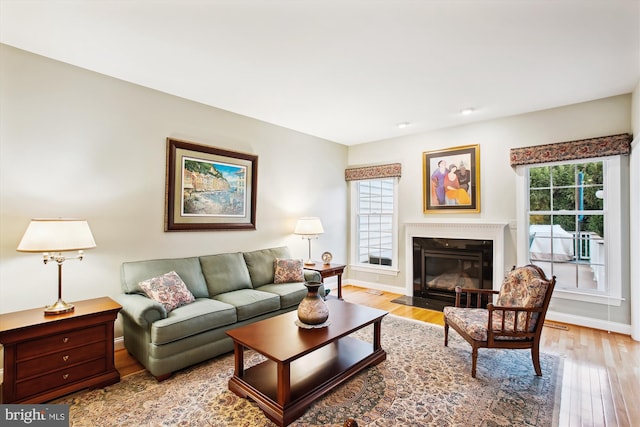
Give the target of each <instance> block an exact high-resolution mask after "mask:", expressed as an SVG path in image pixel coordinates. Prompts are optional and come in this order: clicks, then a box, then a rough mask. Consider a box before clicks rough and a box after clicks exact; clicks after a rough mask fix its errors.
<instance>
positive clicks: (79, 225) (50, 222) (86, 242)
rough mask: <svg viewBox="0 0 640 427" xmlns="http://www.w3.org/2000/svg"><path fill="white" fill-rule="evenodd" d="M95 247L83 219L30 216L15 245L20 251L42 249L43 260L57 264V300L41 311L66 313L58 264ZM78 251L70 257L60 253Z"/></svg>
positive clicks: (77, 256)
mask: <svg viewBox="0 0 640 427" xmlns="http://www.w3.org/2000/svg"><path fill="white" fill-rule="evenodd" d="M95 247H96V242H95V241H94V240H93V235H92V234H91V229H90V228H89V224H88V223H87V221H85V220H83V219H65V218H55V219H32V220H31V222H30V223H29V226H28V227H27V230H26V231H25V232H24V236H22V240H21V241H20V244H19V245H18V249H17V250H18V251H20V252H42V260H43V261H44V263H45V264H47V263H48V262H51V261H55V262H56V263H57V264H58V301H56V302H55V303H54V304H52V305H50V306H47V307H45V310H44V314H45V315H54V314H61V313H69V312H71V311H73V309H74V308H73V304H68V303H66V302H64V300H63V299H62V264H63V263H64V262H65V261H66V260H67V259H77V260H80V261H82V258H83V257H84V252H83V250H84V249H91V248H95ZM69 251H78V255H76V256H74V257H65V256H64V255H63V254H62V253H63V252H69Z"/></svg>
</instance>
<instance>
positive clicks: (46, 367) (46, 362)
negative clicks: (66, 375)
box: [16, 341, 107, 380]
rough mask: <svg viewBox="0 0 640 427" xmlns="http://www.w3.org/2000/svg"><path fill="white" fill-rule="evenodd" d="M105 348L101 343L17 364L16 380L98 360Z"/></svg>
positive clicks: (103, 343) (104, 344) (102, 342)
mask: <svg viewBox="0 0 640 427" xmlns="http://www.w3.org/2000/svg"><path fill="white" fill-rule="evenodd" d="M106 347H107V346H106V343H105V342H104V341H101V342H96V343H93V344H89V345H85V346H82V347H76V348H72V349H68V350H64V351H59V352H57V353H53V354H49V355H47V356H43V357H37V358H33V359H29V360H25V361H23V362H18V363H17V367H18V372H16V378H17V379H18V380H22V379H25V378H29V377H32V376H34V375H40V374H44V373H47V372H51V371H54V370H56V369H61V368H64V367H65V366H73V365H77V364H78V363H82V362H86V361H88V360H94V359H96V358H100V357H102V356H104V354H105V352H106V351H107V348H106Z"/></svg>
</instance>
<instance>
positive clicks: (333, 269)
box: [304, 261, 346, 300]
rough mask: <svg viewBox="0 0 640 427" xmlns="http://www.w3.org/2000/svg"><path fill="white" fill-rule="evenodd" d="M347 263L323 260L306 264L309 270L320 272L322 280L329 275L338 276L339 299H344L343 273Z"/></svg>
mask: <svg viewBox="0 0 640 427" xmlns="http://www.w3.org/2000/svg"><path fill="white" fill-rule="evenodd" d="M345 267H346V265H342V264H325V263H323V262H319V261H316V263H315V264H314V265H305V266H304V268H306V269H307V270H314V271H317V272H318V273H320V277H321V278H322V282H324V279H325V278H327V277H333V276H338V299H339V300H341V299H342V273H344V269H345Z"/></svg>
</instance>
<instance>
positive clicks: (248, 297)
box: [214, 289, 280, 322]
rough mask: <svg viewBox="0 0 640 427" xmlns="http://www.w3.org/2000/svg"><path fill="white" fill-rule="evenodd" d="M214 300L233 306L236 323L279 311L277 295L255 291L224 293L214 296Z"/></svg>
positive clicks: (242, 290)
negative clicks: (236, 317)
mask: <svg viewBox="0 0 640 427" xmlns="http://www.w3.org/2000/svg"><path fill="white" fill-rule="evenodd" d="M214 298H215V299H216V300H218V301H222V302H224V303H227V304H230V305H232V306H234V307H235V308H236V315H237V316H238V322H241V321H243V320H247V319H251V318H252V317H256V316H260V315H261V314H266V313H270V312H272V311H276V310H279V309H280V297H279V296H278V295H276V294H272V293H269V292H262V291H257V290H255V289H240V290H237V291H232V292H225V293H223V294H218V295H216V296H215V297H214Z"/></svg>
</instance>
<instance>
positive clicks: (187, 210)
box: [165, 138, 258, 231]
mask: <svg viewBox="0 0 640 427" xmlns="http://www.w3.org/2000/svg"><path fill="white" fill-rule="evenodd" d="M257 169H258V156H255V155H251V154H245V153H237V152H234V151H229V150H224V149H221V148H216V147H210V146H206V145H200V144H195V143H193V142H187V141H180V140H177V139H172V138H167V178H166V179H167V183H166V197H165V200H166V202H165V231H203V230H255V228H256V191H257V180H258V170H257Z"/></svg>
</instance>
